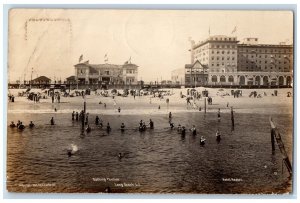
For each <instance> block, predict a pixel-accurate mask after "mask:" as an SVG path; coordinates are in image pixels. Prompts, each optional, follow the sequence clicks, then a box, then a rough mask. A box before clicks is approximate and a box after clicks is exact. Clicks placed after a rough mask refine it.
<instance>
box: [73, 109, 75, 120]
mask: <svg viewBox="0 0 300 203" xmlns="http://www.w3.org/2000/svg"><path fill="white" fill-rule="evenodd" d="M74 117H75V111H73V113H72V121H74Z"/></svg>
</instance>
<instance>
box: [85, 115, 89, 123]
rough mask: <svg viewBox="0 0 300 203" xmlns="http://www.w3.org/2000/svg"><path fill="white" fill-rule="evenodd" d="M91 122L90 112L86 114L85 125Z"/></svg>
mask: <svg viewBox="0 0 300 203" xmlns="http://www.w3.org/2000/svg"><path fill="white" fill-rule="evenodd" d="M88 123H89V115H88V113H87V114H86V117H85V125H87V124H88Z"/></svg>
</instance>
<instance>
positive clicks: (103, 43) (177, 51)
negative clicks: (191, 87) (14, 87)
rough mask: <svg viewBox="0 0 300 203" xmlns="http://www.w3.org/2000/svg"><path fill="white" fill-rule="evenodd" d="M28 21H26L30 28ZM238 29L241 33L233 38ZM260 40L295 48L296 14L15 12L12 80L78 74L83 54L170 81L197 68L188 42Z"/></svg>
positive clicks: (12, 13)
mask: <svg viewBox="0 0 300 203" xmlns="http://www.w3.org/2000/svg"><path fill="white" fill-rule="evenodd" d="M26 22H27V23H26ZM234 27H237V29H236V32H234V33H233V34H232V31H233V30H234ZM209 30H210V35H211V36H212V35H228V36H235V37H237V38H238V40H242V39H243V38H246V37H257V38H259V43H261V44H278V43H279V42H283V41H285V42H287V43H288V44H292V43H293V13H292V12H290V11H249V10H248V11H247V10H244V11H237V10H235V11H234V10H230V11H229V10H227V11H226V10H214V11H213V10H100V9H92V10H91V9H81V10H79V9H12V10H10V12H9V30H8V35H9V37H8V43H9V50H8V52H9V53H8V57H9V58H8V79H9V81H16V80H20V79H21V81H22V80H24V78H25V80H30V78H31V76H32V78H36V77H37V76H42V75H44V76H47V77H49V78H51V79H52V80H59V79H61V80H65V78H66V77H69V76H71V75H74V73H75V68H74V65H75V64H77V63H78V61H79V57H80V55H83V61H87V60H89V63H90V64H102V63H105V62H104V59H105V57H104V56H105V55H106V54H107V56H108V63H111V64H124V62H126V61H127V60H128V59H129V58H130V57H131V62H132V63H134V64H137V65H138V66H139V70H138V71H139V73H138V80H144V81H146V82H149V81H155V80H158V81H160V80H170V79H171V71H172V70H174V69H178V68H183V67H184V65H185V64H188V63H190V58H191V57H190V53H189V51H188V49H189V48H190V42H189V38H191V39H193V40H195V41H196V42H198V41H202V40H205V39H206V38H208V37H209Z"/></svg>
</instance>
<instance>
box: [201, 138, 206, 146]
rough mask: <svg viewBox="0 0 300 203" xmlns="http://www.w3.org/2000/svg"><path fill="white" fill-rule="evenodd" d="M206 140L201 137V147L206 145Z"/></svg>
mask: <svg viewBox="0 0 300 203" xmlns="http://www.w3.org/2000/svg"><path fill="white" fill-rule="evenodd" d="M205 140H206V139H205V138H204V137H203V136H201V138H200V145H201V146H203V145H205Z"/></svg>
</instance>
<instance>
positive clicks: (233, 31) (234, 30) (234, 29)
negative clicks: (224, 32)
mask: <svg viewBox="0 0 300 203" xmlns="http://www.w3.org/2000/svg"><path fill="white" fill-rule="evenodd" d="M236 29H237V28H236V26H234V28H233V30H232V32H231V34H233V33H235V32H236Z"/></svg>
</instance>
